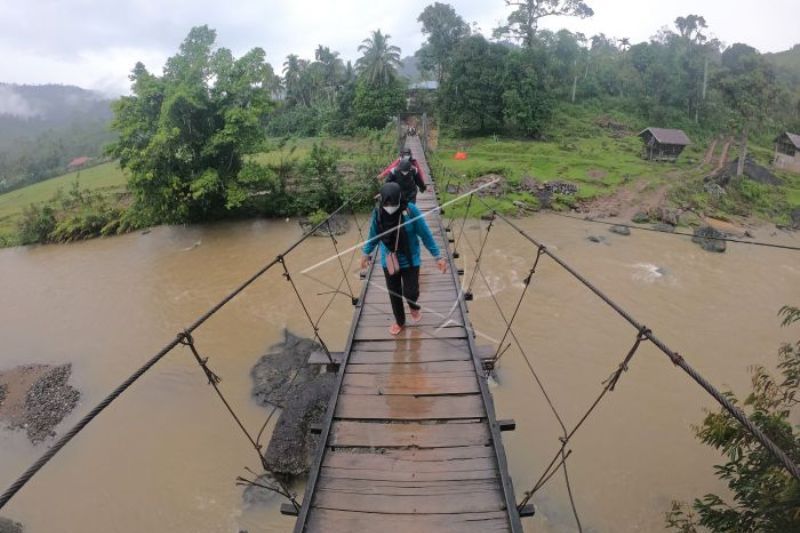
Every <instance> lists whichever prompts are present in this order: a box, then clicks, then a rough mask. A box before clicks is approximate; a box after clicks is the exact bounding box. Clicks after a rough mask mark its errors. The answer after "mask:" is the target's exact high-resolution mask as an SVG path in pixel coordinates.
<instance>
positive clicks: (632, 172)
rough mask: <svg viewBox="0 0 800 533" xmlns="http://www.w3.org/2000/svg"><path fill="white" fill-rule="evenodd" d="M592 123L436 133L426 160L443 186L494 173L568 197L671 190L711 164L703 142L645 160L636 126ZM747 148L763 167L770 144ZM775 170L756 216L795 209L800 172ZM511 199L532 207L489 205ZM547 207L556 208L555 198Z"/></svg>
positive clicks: (511, 183)
mask: <svg viewBox="0 0 800 533" xmlns="http://www.w3.org/2000/svg"><path fill="white" fill-rule="evenodd" d="M623 120H624V119H623ZM595 122H596V121H595V120H594V119H593V118H591V117H588V116H582V117H579V119H575V117H569V116H567V117H565V118H563V119H562V122H561V124H562V126H561V127H560V128H559V129H557V130H556V131H554V132H551V134H550V135H548V138H549V140H548V141H541V142H536V141H530V140H519V139H513V138H508V137H496V136H495V137H472V138H452V137H443V138H440V139H439V145H438V147H437V150H436V151H435V153H433V154H432V155H431V157H430V159H431V162H432V166H433V171H434V172H437V171H438V172H439V174H440V175H439V176H438V178H439V179H440V180H444V183H447V182H450V183H456V184H459V185H462V186H468V185H470V184H471V183H473V181H474V180H475V179H476V178H479V177H481V176H485V175H487V174H499V175H501V176H503V177H504V178H505V179H506V180H507V182H508V187H507V190H512V189H514V188H515V186H517V185H519V184H520V183H522V182H523V180H525V179H527V178H530V179H533V180H534V181H536V182H538V183H543V182H545V181H553V180H564V181H568V182H571V183H574V184H575V185H577V186H578V192H577V194H576V195H575V197H574V199H575V200H578V201H585V200H591V199H594V198H599V197H603V196H607V195H612V194H614V193H615V192H617V191H618V190H619V189H620V187H622V186H625V185H627V184H633V183H635V184H637V185H638V186H639V187H642V186H644V187H647V188H648V189H649V190H652V188H653V187H658V186H661V185H667V186H669V188H672V187H674V186H676V185H679V184H681V183H686V182H700V183H701V186H702V178H703V177H704V176H706V175H708V173H709V172H710V171H711V170H712V167H711V166H704V165H702V160H703V157H704V154H705V150H706V148H707V146H708V144H707V141H706V140H705V139H702V138H695V139H693V141H694V144H692V145H690V146H688V147H687V148H686V149H685V150H684V151H683V153H682V154H681V156H680V157H679V159H678V161H677V162H676V163H665V162H651V161H646V160H643V159H642V158H641V156H640V153H641V141H640V140H639V138H638V137H637V136H636V128H633V127H629V128H628V131H627V132H626V133H624V134H622V135H620V134H619V133H617V132H614V131H611V130H608V129H604V128H601V127H598V126H596V124H595ZM749 149H750V153H751V154H752V155H753V157H754V158H755V159H756V160H757V161H758V162H759V163H761V164H762V165H765V166H768V165H769V161H770V159H771V156H772V150H771V149H770V148H768V147H765V146H759V145H756V144H754V143H753V144H752V145H751V146H750V147H749ZM459 151H463V152H466V153H467V156H468V157H467V159H466V160H456V159H454V155H455V153H456V152H459ZM735 155H736V154H734V155H733V156H732V157H735ZM776 174H777V175H778V176H779V177H781V178H782V179H783V180H784V185H783V186H782V187H778V188H772V189H770V188H768V187H767V189H765V191H764V194H765V197H764V198H763V200H762V201H761V202H760V203H761V205H756V202H753V203H754V205H753V206H752V207H753V212H754V214H755V215H757V216H761V217H763V218H766V219H770V220H774V221H776V222H783V221H785V220H784V219H785V215H780V214H777V211H776V210H775V209H772V208H771V206H770V204H771V203H775V204H776V203H782V202H783V201H784V200H785V202H786V203H788V205H789V206H790V207H791V206H793V207H797V206H800V176H798V175H796V174H790V173H785V172H776ZM464 188H465V187H462V190H463V189H464ZM449 197H451V195H446V194H445V198H449ZM513 200H521V201H523V202H526V203H529V204H536V200H535V199H534V198H533V196H532V195H531V194H528V193H525V192H515V193H513V194H512V195H508V196H507V197H506V198H503V199H500V200H492V201H491V202H490V203H491V204H492V205H493V207H495V208H496V209H499V210H501V211H505V212H516V211H517V209H516V208H515V207H514V206H513V205H512V201H513ZM561 200H566V201H569V202H571V201H572V199H567V198H561ZM562 205H563V204H562ZM554 207H555V208H559V203H558V202H557V203H556V204H554ZM736 207H737V211H744V210H745V209H743V208H742V206H736ZM462 209H463V207H460V206H454V209H452V210H451V211H453V213H454V214H455V215H456V216H458V215H459V214H462ZM781 209H783V208H781ZM482 211H485V209H480V208H478V209H475V207H473V208H472V210H471V212H472V213H473V214H479V213H481V212H482ZM784 211H785V210H784Z"/></svg>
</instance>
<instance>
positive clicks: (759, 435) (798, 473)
mask: <svg viewBox="0 0 800 533" xmlns="http://www.w3.org/2000/svg"><path fill="white" fill-rule="evenodd" d="M478 200H480V201H483V200H482V199H481V198H480V197H478ZM483 203H484V205H485V206H486V207H487V208H488V207H489V206H488V205H487V204H486V203H485V202H483ZM497 216H499V217H500V219H501V220H503V221H504V222H505V223H507V224H508V225H509V226H511V227H512V228H513V229H514V230H515V231H516V232H517V233H519V234H520V235H522V236H523V237H524V238H525V239H527V240H528V241H530V242H531V243H532V244H534V245H535V246H537V247H540V249H543V250H544V252H543V253H545V254H547V255H548V256H549V257H550V258H551V259H553V260H554V261H555V262H556V263H558V264H559V265H560V266H561V267H562V268H563V269H564V270H566V271H567V272H569V273H570V274H571V275H572V276H573V277H574V278H576V279H577V280H578V281H580V282H581V283H582V284H583V285H584V286H585V287H587V288H588V289H589V290H590V291H592V292H593V293H594V294H595V295H596V296H598V297H599V298H600V299H601V300H603V301H604V302H605V303H606V304H608V305H609V306H610V307H611V308H612V309H614V310H615V311H616V312H617V313H618V314H619V315H620V316H621V317H622V318H624V319H625V320H626V321H627V322H628V323H630V324H631V325H632V326H633V327H634V328H636V329H637V330H638V331H641V330H642V329H643V328H644V326H642V324H641V323H639V322H638V321H637V320H635V319H634V318H633V317H632V316H631V315H630V314H629V313H628V312H627V311H625V310H624V309H622V307H620V306H619V305H618V304H617V303H616V302H614V301H613V300H612V299H611V298H609V297H608V296H607V295H606V294H605V293H603V292H602V291H601V290H600V289H598V288H597V287H595V286H594V285H593V284H592V283H591V282H590V281H589V280H587V279H586V278H585V277H583V276H582V275H581V274H580V273H578V272H577V271H576V270H575V269H574V268H572V267H571V266H570V265H569V264H567V263H566V262H564V261H563V260H562V259H561V258H560V257H558V255H556V254H554V253H553V252H551V251H550V250H548V249H546V248H543V246H542V244H541V243H540V242H539V241H537V240H536V239H534V238H533V237H531V236H530V235H528V234H527V233H526V232H525V231H524V230H523V229H522V228H520V227H519V226H517V225H516V224H514V222H512V221H511V220H509V219H508V218H507V217H505V216H503V215H501V214H499V213H498V215H497ZM646 336H647V339H648V340H650V341H651V342H652V343H653V344H654V345H655V346H657V347H658V348H659V350H661V351H662V352H663V353H664V354H665V355H666V356H667V357H669V359H670V360H671V361H672V363H673V364H674V365H675V366H678V367H680V368H681V370H683V371H684V372H685V373H686V374H687V375H689V377H691V378H692V379H693V380H694V381H695V382H696V383H697V384H699V385H700V386H701V387H702V388H703V389H704V390H705V391H706V392H707V393H708V394H710V395H711V396H712V397H713V398H714V399H715V400H716V401H717V403H719V404H720V405H721V406H722V407H723V408H724V409H725V410H726V411H728V413H730V415H731V416H733V417H734V418H735V419H736V420H737V421H738V422H739V423H740V424H742V426H743V427H744V428H745V429H747V431H749V432H750V434H751V435H753V437H755V438H756V440H758V441H759V442H760V443H761V444H762V445H763V446H764V447H765V448H766V449H767V450H768V451H769V452H770V453H771V454H772V455H773V456H774V457H775V458H776V459H778V461H779V462H780V463H781V464H783V466H784V467H786V469H787V470H788V471H789V472H790V473H791V474H792V476H794V477H795V478H796V479H798V480H800V468H799V467H798V466H797V465H796V464H795V463H794V462H793V461H792V460H791V459H790V458H789V456H788V455H787V454H786V452H784V451H783V450H782V449H780V448H779V447H778V446H777V445H776V444H775V443H774V442H772V440H771V439H770V438H769V437H767V435H766V434H764V432H763V431H761V430H760V429H759V428H758V427H756V426H755V424H753V422H752V421H751V420H750V419H749V418H748V417H747V415H746V414H744V412H743V411H741V410H740V409H739V408H738V407H736V406H735V405H734V404H733V403H732V402H731V400H730V399H729V398H727V397H726V396H725V395H724V394H722V393H721V392H720V391H719V390H717V389H716V388H715V387H714V386H713V385H711V383H709V382H708V381H707V380H706V379H705V378H704V377H703V376H701V375H700V374H699V373H698V372H697V371H696V370H695V369H694V368H692V366H691V365H690V364H689V363H687V362H686V360H685V359H684V358H683V356H681V355H680V354H679V353H678V352H675V351H674V350H672V349H671V348H670V347H669V346H667V345H666V344H664V343H663V342H662V341H661V340H660V339H658V337H656V336H655V334H653V332H652V331H650V330H647V331H646Z"/></svg>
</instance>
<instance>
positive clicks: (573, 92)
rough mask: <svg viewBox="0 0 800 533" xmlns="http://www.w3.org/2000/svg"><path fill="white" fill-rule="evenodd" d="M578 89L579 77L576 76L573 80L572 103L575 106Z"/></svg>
mask: <svg viewBox="0 0 800 533" xmlns="http://www.w3.org/2000/svg"><path fill="white" fill-rule="evenodd" d="M577 88H578V75H577V74H575V76H574V77H573V78H572V103H573V104H574V103H575V91H576V89H577Z"/></svg>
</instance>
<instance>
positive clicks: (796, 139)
mask: <svg viewBox="0 0 800 533" xmlns="http://www.w3.org/2000/svg"><path fill="white" fill-rule="evenodd" d="M784 135H786V136H787V137H789V141H790V142H791V143H792V144H793V145H794V147H795V148H797V149H798V150H800V135H797V134H796V133H789V132H788V131H787V132H784V133H783V134H782V135H778V136H777V137H776V138H775V141H777V140H778V139H780V138H781V137H783V136H784Z"/></svg>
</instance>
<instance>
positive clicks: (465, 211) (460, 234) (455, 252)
mask: <svg viewBox="0 0 800 533" xmlns="http://www.w3.org/2000/svg"><path fill="white" fill-rule="evenodd" d="M473 196H474V195H472V194H470V195H469V200H467V208H466V209H465V210H464V218H463V219H462V220H461V230H460V231H459V233H458V237H456V241H455V244H454V245H453V255H456V254H458V244H459V243H460V242H461V236H462V235H464V226H466V224H467V217H468V216H469V208H470V206H471V205H472V197H473Z"/></svg>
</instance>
